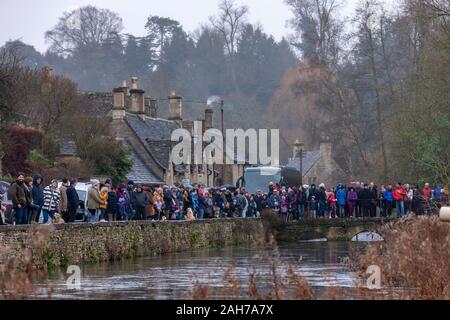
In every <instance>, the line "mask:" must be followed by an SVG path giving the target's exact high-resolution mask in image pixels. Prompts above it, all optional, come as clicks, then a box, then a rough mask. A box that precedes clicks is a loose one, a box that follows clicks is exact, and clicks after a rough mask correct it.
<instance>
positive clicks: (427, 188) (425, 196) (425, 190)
mask: <svg viewBox="0 0 450 320" xmlns="http://www.w3.org/2000/svg"><path fill="white" fill-rule="evenodd" d="M431 191H432V190H431V188H430V184H429V183H425V187H423V189H422V197H423V201H428V200H430V198H431Z"/></svg>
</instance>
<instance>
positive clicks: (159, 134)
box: [125, 114, 178, 144]
mask: <svg viewBox="0 0 450 320" xmlns="http://www.w3.org/2000/svg"><path fill="white" fill-rule="evenodd" d="M125 121H126V122H127V123H128V125H129V126H130V128H131V129H132V130H133V131H134V132H135V133H136V135H137V136H138V137H139V139H140V140H141V141H142V143H144V144H145V142H146V141H148V140H150V141H161V140H166V141H170V137H171V135H172V132H173V131H174V130H175V129H178V125H177V124H176V123H175V122H173V121H169V120H165V119H155V118H149V117H145V120H141V119H140V118H138V117H137V116H136V115H133V114H127V115H126V116H125Z"/></svg>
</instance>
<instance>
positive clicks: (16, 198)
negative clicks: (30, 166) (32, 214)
mask: <svg viewBox="0 0 450 320" xmlns="http://www.w3.org/2000/svg"><path fill="white" fill-rule="evenodd" d="M8 197H9V198H10V199H11V201H12V203H13V208H18V207H19V204H20V205H21V206H22V208H23V207H25V206H26V205H27V198H26V195H25V183H24V182H19V181H16V182H14V183H13V184H11V187H10V188H9V195H8Z"/></svg>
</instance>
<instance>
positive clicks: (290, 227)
mask: <svg viewBox="0 0 450 320" xmlns="http://www.w3.org/2000/svg"><path fill="white" fill-rule="evenodd" d="M394 220H395V219H386V218H364V219H362V218H358V219H352V220H350V219H331V220H329V219H323V220H322V219H316V220H302V221H298V222H289V223H280V224H278V225H277V226H275V230H276V231H277V240H278V241H289V242H291V241H298V240H313V239H323V238H326V239H327V240H328V241H350V240H351V239H352V238H353V237H354V236H355V235H357V234H359V233H361V232H365V231H370V232H376V233H378V234H380V235H381V236H383V235H382V233H381V232H380V231H379V230H380V227H381V226H382V225H384V224H386V223H389V222H393V221H394Z"/></svg>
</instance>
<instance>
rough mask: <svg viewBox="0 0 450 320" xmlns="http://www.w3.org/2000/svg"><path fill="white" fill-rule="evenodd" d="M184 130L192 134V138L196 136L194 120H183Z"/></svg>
mask: <svg viewBox="0 0 450 320" xmlns="http://www.w3.org/2000/svg"><path fill="white" fill-rule="evenodd" d="M182 128H183V129H186V130H187V131H189V132H190V133H191V136H192V135H193V134H194V121H192V120H183V121H182Z"/></svg>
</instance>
